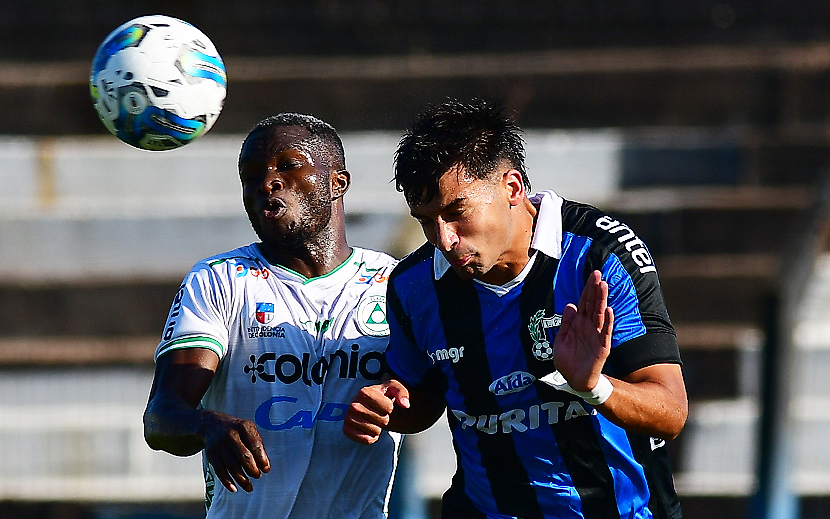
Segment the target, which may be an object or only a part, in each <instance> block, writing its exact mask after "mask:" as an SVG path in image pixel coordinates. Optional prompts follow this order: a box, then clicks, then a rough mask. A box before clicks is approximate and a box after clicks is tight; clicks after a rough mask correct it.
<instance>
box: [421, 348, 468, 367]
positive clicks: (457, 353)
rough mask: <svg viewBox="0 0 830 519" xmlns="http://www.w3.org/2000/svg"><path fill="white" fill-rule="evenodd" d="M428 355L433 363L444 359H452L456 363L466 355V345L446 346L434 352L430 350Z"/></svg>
mask: <svg viewBox="0 0 830 519" xmlns="http://www.w3.org/2000/svg"><path fill="white" fill-rule="evenodd" d="M427 355H428V356H429V360H430V361H431V362H432V363H433V364H435V363H436V362H439V361H442V360H451V361H452V363H453V364H455V363H456V362H458V361H459V360H461V357H463V356H464V346H461V347H459V348H444V349H441V350H435V351H433V352H429V351H428V352H427Z"/></svg>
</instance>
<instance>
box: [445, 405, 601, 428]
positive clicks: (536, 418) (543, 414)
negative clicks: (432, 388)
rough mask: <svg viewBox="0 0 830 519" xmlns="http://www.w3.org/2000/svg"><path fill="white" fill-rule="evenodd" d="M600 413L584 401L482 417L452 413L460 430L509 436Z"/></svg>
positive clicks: (457, 412) (459, 412)
mask: <svg viewBox="0 0 830 519" xmlns="http://www.w3.org/2000/svg"><path fill="white" fill-rule="evenodd" d="M596 413H597V411H596V409H594V408H589V409H585V407H584V406H583V405H582V403H581V402H579V401H577V400H572V401H570V402H545V403H543V404H534V405H532V406H530V407H528V408H526V409H513V410H510V411H505V412H504V413H501V414H490V415H487V414H483V415H480V416H472V415H469V414H467V413H465V412H464V411H459V410H458V409H453V410H452V414H453V415H455V417H456V418H457V419H458V421H459V422H461V428H462V429H466V428H468V427H475V428H476V429H478V430H479V431H481V432H483V433H487V434H496V433H499V432H500V433H502V434H510V433H512V432H513V431H516V432H519V433H523V432H525V431H527V430H530V429H538V428H539V427H541V426H542V425H553V424H555V423H559V422H561V421H567V420H573V419H574V418H579V417H580V416H590V415H595V414H596Z"/></svg>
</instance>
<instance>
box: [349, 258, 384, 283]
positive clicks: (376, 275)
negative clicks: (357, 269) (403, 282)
mask: <svg viewBox="0 0 830 519" xmlns="http://www.w3.org/2000/svg"><path fill="white" fill-rule="evenodd" d="M360 266H362V267H363V270H362V271H361V273H360V276H359V277H358V278H357V281H355V283H356V284H358V285H369V284H372V283H385V282H386V280H388V279H389V274H387V273H386V272H388V267H383V268H379V269H376V268H372V267H369V266H367V265H365V264H363V263H361V265H360Z"/></svg>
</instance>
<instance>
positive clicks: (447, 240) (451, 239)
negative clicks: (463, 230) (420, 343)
mask: <svg viewBox="0 0 830 519" xmlns="http://www.w3.org/2000/svg"><path fill="white" fill-rule="evenodd" d="M456 245H458V234H457V233H456V232H455V228H454V227H453V226H452V225H450V224H448V223H447V222H444V221H442V220H440V219H439V220H438V221H437V222H435V246H436V247H437V248H438V250H440V251H442V252H449V251H451V250H452V249H453V248H454V247H455V246H456Z"/></svg>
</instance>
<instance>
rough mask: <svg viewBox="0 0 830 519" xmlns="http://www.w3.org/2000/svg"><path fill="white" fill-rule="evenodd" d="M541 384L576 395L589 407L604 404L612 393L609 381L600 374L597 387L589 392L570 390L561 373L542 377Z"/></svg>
mask: <svg viewBox="0 0 830 519" xmlns="http://www.w3.org/2000/svg"><path fill="white" fill-rule="evenodd" d="M539 380H541V381H542V382H544V383H545V384H547V385H549V386H553V387H555V388H556V389H558V390H560V391H567V392H568V393H570V394H572V395H576V396H578V397H580V398H582V399H583V400H585V403H587V404H590V405H600V404H604V403H605V401H606V400H608V397H609V396H611V393H612V392H613V391H614V385H613V384H611V381H610V380H608V377H606V376H605V375H602V374H600V376H599V380H598V381H597V385H596V386H594V388H593V389H592V390H590V391H577V390H576V389H574V388H572V387H571V386H570V384H568V381H567V380H565V377H563V376H562V373H559V371H554V372H553V373H549V374H547V375H545V376H544V377H542V378H541V379H539Z"/></svg>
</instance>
